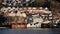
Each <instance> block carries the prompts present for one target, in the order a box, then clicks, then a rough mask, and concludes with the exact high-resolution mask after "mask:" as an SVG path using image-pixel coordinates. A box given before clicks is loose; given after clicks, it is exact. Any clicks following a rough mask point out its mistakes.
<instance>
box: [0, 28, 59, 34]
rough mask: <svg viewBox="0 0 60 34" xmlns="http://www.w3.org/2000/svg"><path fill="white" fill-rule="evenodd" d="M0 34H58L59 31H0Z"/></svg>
mask: <svg viewBox="0 0 60 34" xmlns="http://www.w3.org/2000/svg"><path fill="white" fill-rule="evenodd" d="M0 34H60V29H38V30H33V29H31V30H29V29H25V30H23V29H22V30H19V29H3V30H0Z"/></svg>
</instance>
